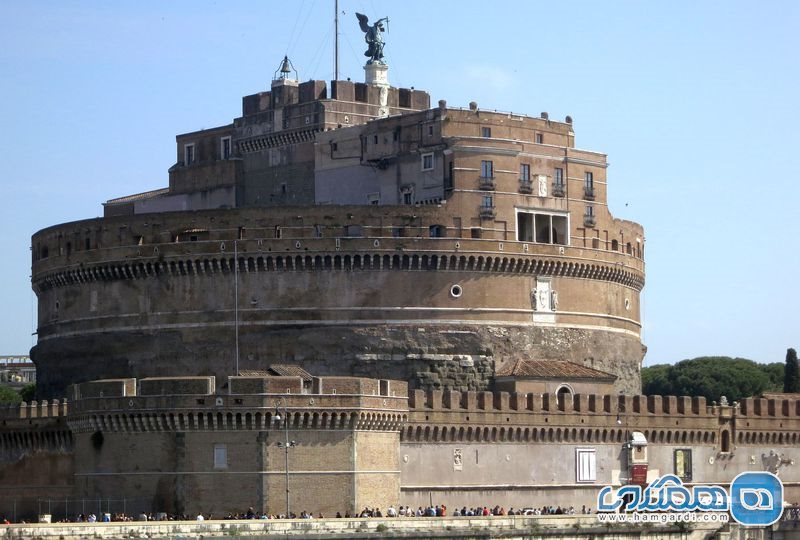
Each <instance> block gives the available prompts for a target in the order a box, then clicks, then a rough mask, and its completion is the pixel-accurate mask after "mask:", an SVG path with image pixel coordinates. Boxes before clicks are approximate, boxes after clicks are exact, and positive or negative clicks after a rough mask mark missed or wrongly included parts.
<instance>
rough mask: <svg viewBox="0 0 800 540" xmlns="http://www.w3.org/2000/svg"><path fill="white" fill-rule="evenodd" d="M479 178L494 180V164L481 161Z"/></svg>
mask: <svg viewBox="0 0 800 540" xmlns="http://www.w3.org/2000/svg"><path fill="white" fill-rule="evenodd" d="M481 178H494V163H492V162H491V161H481Z"/></svg>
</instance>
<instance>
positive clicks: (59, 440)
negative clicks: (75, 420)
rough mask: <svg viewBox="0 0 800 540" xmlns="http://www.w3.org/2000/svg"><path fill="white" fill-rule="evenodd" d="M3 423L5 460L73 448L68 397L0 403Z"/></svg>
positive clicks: (0, 443)
mask: <svg viewBox="0 0 800 540" xmlns="http://www.w3.org/2000/svg"><path fill="white" fill-rule="evenodd" d="M0 426H2V427H1V428H0V457H1V458H2V460H4V461H6V460H10V461H16V460H18V459H20V458H21V457H22V456H24V455H27V454H30V453H34V452H38V451H50V452H68V451H71V449H72V443H73V441H72V433H71V432H70V430H69V427H68V425H67V400H65V399H64V400H60V401H59V400H57V399H54V400H51V401H47V400H43V401H39V402H36V401H31V402H30V403H26V402H22V403H16V404H13V405H5V406H0Z"/></svg>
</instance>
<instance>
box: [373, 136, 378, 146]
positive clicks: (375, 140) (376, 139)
mask: <svg viewBox="0 0 800 540" xmlns="http://www.w3.org/2000/svg"><path fill="white" fill-rule="evenodd" d="M373 142H374V143H375V144H378V136H377V135H375V137H374V138H373Z"/></svg>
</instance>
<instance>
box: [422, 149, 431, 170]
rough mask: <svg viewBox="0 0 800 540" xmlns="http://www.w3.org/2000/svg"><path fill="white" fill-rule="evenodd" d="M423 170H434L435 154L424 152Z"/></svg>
mask: <svg viewBox="0 0 800 540" xmlns="http://www.w3.org/2000/svg"><path fill="white" fill-rule="evenodd" d="M422 170H423V171H432V170H433V154H432V153H430V154H422Z"/></svg>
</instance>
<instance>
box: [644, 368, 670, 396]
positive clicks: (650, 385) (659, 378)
mask: <svg viewBox="0 0 800 540" xmlns="http://www.w3.org/2000/svg"><path fill="white" fill-rule="evenodd" d="M671 369H672V366H671V365H669V364H656V365H654V366H649V367H645V368H642V394H645V395H647V396H672V395H675V392H673V391H672V383H671V382H670V381H669V371H670V370H671Z"/></svg>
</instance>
